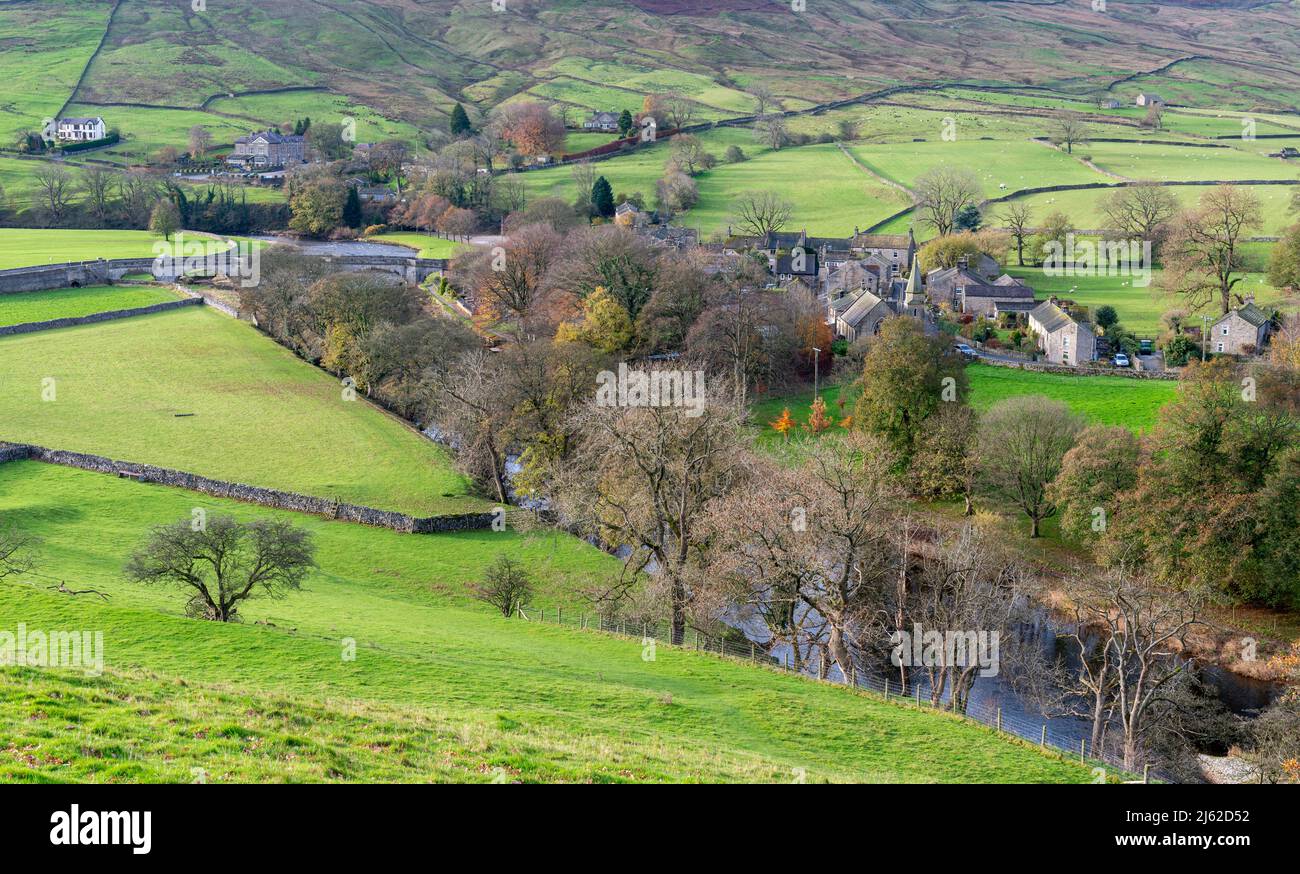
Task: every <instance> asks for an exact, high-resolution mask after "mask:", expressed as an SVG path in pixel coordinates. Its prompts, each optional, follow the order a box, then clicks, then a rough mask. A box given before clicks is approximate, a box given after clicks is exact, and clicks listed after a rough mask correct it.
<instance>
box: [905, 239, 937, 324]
mask: <svg viewBox="0 0 1300 874" xmlns="http://www.w3.org/2000/svg"><path fill="white" fill-rule="evenodd" d="M902 312H903V313H904V314H906V315H909V316H911V317H912V318H915V319H921V320H922V321H925V320H926V319H928V318H929V317H930V298H929V297H928V296H926V293H925V288H924V287H923V286H922V285H921V265H920V263H919V262H918V259H917V257H916V255H913V256H912V272H911V273H909V274H908V276H907V286H906V288H904V289H903V307H902Z"/></svg>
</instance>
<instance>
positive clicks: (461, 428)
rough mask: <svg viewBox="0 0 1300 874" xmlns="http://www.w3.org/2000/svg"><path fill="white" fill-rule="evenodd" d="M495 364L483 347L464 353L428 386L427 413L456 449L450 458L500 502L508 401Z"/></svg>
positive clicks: (504, 497)
mask: <svg viewBox="0 0 1300 874" xmlns="http://www.w3.org/2000/svg"><path fill="white" fill-rule="evenodd" d="M499 386H500V364H499V363H498V362H497V361H496V360H495V359H494V357H493V356H492V355H491V354H490V353H488V352H485V351H483V350H476V351H474V352H469V353H466V354H465V355H463V356H461V358H460V359H459V360H458V361H457V362H456V363H455V364H454V365H453V366H452V367H450V368H448V369H447V370H446V371H445V372H443V373H441V374H438V375H436V376H435V377H434V379H433V381H432V384H431V386H430V389H431V391H430V400H429V404H428V408H429V416H430V418H431V420H432V423H433V424H434V425H435V426H436V427H437V429H438V430H439V432H441V434H442V436H443V437H444V438H446V439H448V440H449V441H451V442H452V443H453V444H454V445H455V446H456V449H457V452H456V461H457V463H458V464H459V465H460V466H461V468H462V469H463V470H464V471H465V472H466V473H468V474H469V475H470V476H471V477H473V478H474V479H475V480H476V481H478V482H480V483H486V484H488V485H489V486H490V487H491V489H492V491H493V493H494V494H495V496H496V499H497V500H498V501H500V502H501V503H503V504H504V503H506V502H507V500H508V495H507V490H506V480H505V475H506V451H507V449H508V447H507V446H506V445H505V444H504V443H503V441H502V433H503V431H504V428H505V424H506V422H507V421H508V418H509V415H510V410H509V403H508V400H507V399H506V398H504V397H503V396H502V393H501V391H500V389H499Z"/></svg>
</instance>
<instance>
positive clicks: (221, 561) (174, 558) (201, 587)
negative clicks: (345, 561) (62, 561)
mask: <svg viewBox="0 0 1300 874" xmlns="http://www.w3.org/2000/svg"><path fill="white" fill-rule="evenodd" d="M314 553H315V547H314V546H313V544H312V541H311V535H310V534H308V533H307V532H306V531H303V530H301V529H299V528H295V527H293V526H292V525H290V524H289V523H288V522H282V521H272V520H269V519H258V520H256V521H253V522H247V523H245V522H240V521H238V520H236V519H235V518H234V517H231V516H214V517H213V518H211V519H207V520H206V521H204V522H199V521H198V520H190V519H182V520H180V521H179V522H173V523H172V524H171V525H162V526H159V527H158V528H155V529H154V530H153V532H152V533H151V534H150V536H149V541H148V543H146V544H145V545H144V547H143V548H141V549H140V550H139V551H138V552H136V553H135V554H134V555H133V556H131V561H130V562H129V563H128V564H127V566H126V576H127V578H128V579H131V580H134V581H135V582H138V583H172V584H175V585H178V586H180V587H181V588H182V589H185V590H188V591H189V592H190V600H189V603H188V604H186V605H185V612H186V614H187V615H188V616H192V617H194V618H197V619H210V620H214V621H216V622H233V621H237V619H238V615H237V614H238V611H239V605H240V604H241V603H242V602H244V601H247V600H249V599H251V598H255V597H259V596H263V597H267V598H283V597H284V596H285V595H286V594H288V593H289V592H290V591H295V590H297V589H299V588H301V586H302V580H303V578H304V577H305V576H306V575H307V573H308V571H310V570H311V569H312V568H314V567H316V562H315V559H314Z"/></svg>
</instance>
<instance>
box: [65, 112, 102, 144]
mask: <svg viewBox="0 0 1300 874" xmlns="http://www.w3.org/2000/svg"><path fill="white" fill-rule="evenodd" d="M54 136H55V138H56V139H58V140H59V141H60V142H65V143H81V142H88V141H90V140H102V139H103V138H104V137H106V136H108V128H107V126H105V124H104V119H102V118H100V117H99V116H95V117H94V118H61V119H59V124H58V127H57V128H56V129H55V131H54Z"/></svg>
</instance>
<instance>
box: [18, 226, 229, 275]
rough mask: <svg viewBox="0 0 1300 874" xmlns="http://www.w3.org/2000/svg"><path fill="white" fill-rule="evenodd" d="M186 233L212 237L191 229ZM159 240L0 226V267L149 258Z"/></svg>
mask: <svg viewBox="0 0 1300 874" xmlns="http://www.w3.org/2000/svg"><path fill="white" fill-rule="evenodd" d="M187 235H188V236H189V237H191V238H193V237H198V238H200V239H203V240H209V239H216V238H215V237H213V236H212V235H211V234H203V233H197V232H194V231H190V232H188V234H187ZM172 241H173V242H175V241H176V237H173V238H172ZM161 242H163V239H162V237H160V236H158V235H156V234H153V233H150V232H149V231H109V230H94V231H84V230H61V229H58V230H56V229H32V228H0V270H8V269H9V268H11V267H35V266H37V265H40V264H63V263H66V262H69V261H94V260H96V259H99V258H105V259H111V258H152V257H154V254H155V253H154V246H156V245H157V244H159V243H161Z"/></svg>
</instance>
